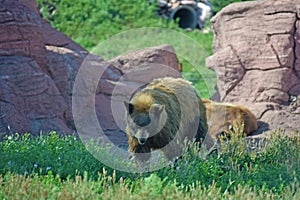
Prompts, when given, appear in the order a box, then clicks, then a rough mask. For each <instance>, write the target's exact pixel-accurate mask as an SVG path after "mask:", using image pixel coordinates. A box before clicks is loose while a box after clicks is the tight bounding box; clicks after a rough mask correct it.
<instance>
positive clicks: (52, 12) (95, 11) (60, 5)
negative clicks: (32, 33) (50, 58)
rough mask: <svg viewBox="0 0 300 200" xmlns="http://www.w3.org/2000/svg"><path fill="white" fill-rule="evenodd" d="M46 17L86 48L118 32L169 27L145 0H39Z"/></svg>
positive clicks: (154, 8)
mask: <svg viewBox="0 0 300 200" xmlns="http://www.w3.org/2000/svg"><path fill="white" fill-rule="evenodd" d="M37 2H38V3H39V7H40V12H41V14H42V16H43V18H45V19H47V20H49V21H50V22H51V24H52V26H54V27H55V28H56V29H58V30H59V31H62V32H64V33H65V34H67V35H68V36H70V37H71V38H72V39H73V40H75V41H76V42H78V43H79V44H81V45H82V46H83V47H85V48H87V49H89V50H90V49H91V48H92V47H94V46H96V45H97V44H98V43H99V42H100V41H103V40H105V39H107V38H108V37H109V36H111V35H114V34H117V33H119V32H122V31H125V30H128V29H132V28H139V27H145V26H146V27H151V26H161V27H168V22H167V21H166V20H163V19H161V18H158V17H156V15H155V10H156V7H155V4H150V3H148V2H147V1H145V0H135V1H132V0H122V1H120V0H110V1H108V0H104V1H97V0H84V1H82V0H73V1H70V0H37Z"/></svg>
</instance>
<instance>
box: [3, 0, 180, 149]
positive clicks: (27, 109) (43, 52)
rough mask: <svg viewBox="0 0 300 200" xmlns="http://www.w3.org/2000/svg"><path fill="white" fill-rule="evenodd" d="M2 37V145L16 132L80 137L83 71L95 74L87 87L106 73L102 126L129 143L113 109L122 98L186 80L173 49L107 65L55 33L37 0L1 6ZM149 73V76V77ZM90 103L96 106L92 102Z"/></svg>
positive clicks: (101, 85)
mask: <svg viewBox="0 0 300 200" xmlns="http://www.w3.org/2000/svg"><path fill="white" fill-rule="evenodd" d="M0 35H1V36H0V139H1V137H2V136H3V135H5V134H10V133H15V132H19V133H20V134H22V133H25V132H30V133H31V134H33V135H38V134H40V132H43V133H48V132H49V131H52V130H54V131H57V132H58V133H61V134H72V133H74V132H76V129H77V127H76V126H75V124H74V116H73V113H72V95H73V93H74V91H73V86H74V83H75V80H76V77H77V75H78V72H79V71H80V69H81V68H82V67H86V69H88V70H87V71H88V72H89V73H90V74H89V75H90V76H88V77H84V79H85V80H84V81H86V82H87V83H88V82H89V81H90V79H91V77H93V76H94V74H95V73H94V72H97V73H99V72H101V74H100V76H99V77H96V79H95V80H96V83H95V86H96V88H95V91H94V93H95V94H94V95H95V98H94V102H95V109H96V114H97V120H98V121H99V123H100V125H101V127H102V129H103V131H104V132H105V133H106V134H107V136H108V138H110V139H111V140H112V141H113V142H115V143H122V142H123V143H124V142H126V141H127V140H126V136H125V134H124V133H123V132H122V130H121V129H122V126H123V125H122V123H123V122H122V120H123V118H124V116H125V114H124V115H122V112H123V111H122V109H123V107H122V108H121V110H118V109H117V112H118V113H119V114H117V116H119V119H118V118H117V119H116V117H115V116H114V113H113V112H114V109H113V108H118V106H119V107H120V106H122V105H123V104H121V99H122V98H129V97H130V95H132V93H133V92H134V91H136V90H138V89H139V88H141V87H143V85H144V84H146V83H147V82H149V80H148V79H146V77H150V78H151V79H152V78H155V77H161V76H165V75H170V76H180V74H179V73H178V65H179V64H178V60H177V58H176V56H175V53H174V49H173V48H172V47H171V46H168V45H165V46H161V47H154V48H149V49H145V50H139V51H137V52H133V53H129V54H126V55H123V56H120V57H118V58H115V59H112V60H110V61H104V60H103V59H102V58H101V57H99V56H95V55H91V54H89V53H88V52H87V51H86V50H85V49H84V48H82V47H80V46H79V45H78V44H76V43H75V42H73V41H72V40H71V39H70V38H68V37H67V36H66V35H64V34H63V33H60V32H59V31H57V30H55V29H53V28H52V27H51V26H50V24H49V23H48V22H46V21H45V20H43V19H42V18H41V17H40V16H39V13H38V10H37V4H36V2H35V1H33V0H3V1H0ZM93 70H94V71H93ZM147 70H148V71H147ZM145 71H146V72H147V76H143V74H144V73H143V72H145ZM93 83H94V82H93ZM87 86H89V85H88V84H87V85H83V86H82V87H83V88H82V90H86V91H90V90H91V89H93V88H89V87H87ZM114 97H116V99H117V100H118V101H114V100H113V99H114ZM121 97H122V98H121ZM113 102H117V103H118V105H117V106H115V105H116V104H113ZM86 103H87V104H88V105H89V104H90V102H89V99H88V100H87V101H86ZM115 111H116V109H115ZM121 116H122V117H121ZM116 121H117V122H120V123H117V122H116Z"/></svg>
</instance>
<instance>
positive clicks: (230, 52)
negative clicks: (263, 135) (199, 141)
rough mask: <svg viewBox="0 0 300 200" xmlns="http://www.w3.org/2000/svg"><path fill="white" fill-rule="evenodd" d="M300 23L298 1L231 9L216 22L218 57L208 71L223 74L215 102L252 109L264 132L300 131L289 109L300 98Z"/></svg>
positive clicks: (269, 1) (297, 117) (255, 3)
mask: <svg viewBox="0 0 300 200" xmlns="http://www.w3.org/2000/svg"><path fill="white" fill-rule="evenodd" d="M299 3H300V2H299ZM299 19H300V18H299V6H297V4H296V3H295V2H294V1H293V0H288V1H279V0H276V1H273V0H262V1H250V2H240V3H233V4H230V5H229V6H227V7H225V8H224V9H222V10H221V11H220V12H219V13H218V14H217V15H216V16H214V17H213V19H212V20H211V23H212V28H213V31H214V41H213V49H214V54H213V55H212V56H210V57H209V58H207V59H206V65H207V67H208V68H210V69H213V70H214V71H215V72H216V74H217V91H218V92H217V93H216V94H215V95H214V97H213V99H214V100H216V101H225V102H233V103H238V104H242V105H245V106H247V107H248V108H249V109H250V110H251V111H252V112H253V113H254V114H255V115H256V116H257V118H258V119H259V120H260V122H259V123H260V125H261V127H260V132H262V131H266V130H267V129H270V130H273V129H276V128H286V129H289V130H299V129H300V123H299V121H300V115H299V113H293V112H291V111H290V110H291V109H289V108H290V106H291V105H292V103H293V102H292V101H291V98H294V101H299V98H300V89H299V88H300V73H299V72H300V62H299V58H300V49H299V48H300V29H299V22H300V20H299ZM294 107H295V105H294ZM296 107H297V108H294V110H298V105H297V106H296Z"/></svg>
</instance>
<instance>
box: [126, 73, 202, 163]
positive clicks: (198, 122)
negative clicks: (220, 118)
mask: <svg viewBox="0 0 300 200" xmlns="http://www.w3.org/2000/svg"><path fill="white" fill-rule="evenodd" d="M124 103H125V106H126V108H127V117H126V134H127V137H128V143H129V149H128V150H129V152H132V153H135V159H136V161H137V162H139V161H147V160H148V159H149V158H150V156H151V151H152V150H156V149H160V150H162V151H163V153H164V154H165V156H166V157H167V158H168V159H169V160H173V159H175V158H176V157H178V156H180V155H181V153H182V149H183V147H184V140H185V138H187V140H188V141H200V140H201V139H204V138H205V136H206V133H207V122H206V112H205V107H204V105H203V103H202V101H201V99H200V97H199V96H198V94H197V92H196V90H195V89H194V88H193V86H192V85H191V83H190V82H188V81H186V80H184V79H181V78H171V77H165V78H160V79H155V80H154V81H152V82H151V83H150V84H149V85H148V86H146V87H145V88H144V89H143V90H141V91H140V92H138V93H136V94H135V95H134V96H133V98H132V99H131V101H130V102H129V103H128V102H124Z"/></svg>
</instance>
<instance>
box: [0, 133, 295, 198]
mask: <svg viewBox="0 0 300 200" xmlns="http://www.w3.org/2000/svg"><path fill="white" fill-rule="evenodd" d="M283 135H284V133H283V132H282V131H277V132H274V133H273V136H272V138H271V139H270V141H269V143H267V145H265V146H264V147H263V148H261V149H260V150H259V151H257V152H253V151H249V149H248V146H247V144H246V143H245V141H244V140H243V139H241V138H237V137H236V138H233V139H232V140H231V141H229V142H225V143H224V144H223V145H222V148H221V150H220V152H219V154H217V153H213V154H211V155H209V156H203V155H204V154H203V151H200V150H199V147H197V146H196V145H193V146H192V147H191V148H190V150H189V151H185V152H184V154H183V156H182V158H181V159H179V160H178V161H177V162H176V163H175V164H174V165H173V166H167V167H165V168H163V169H160V170H157V171H155V172H152V173H143V174H133V173H126V172H122V171H114V170H113V169H111V168H109V167H107V166H105V165H103V164H102V163H101V162H99V161H98V160H97V159H95V158H94V157H93V156H92V155H91V154H90V153H89V152H88V151H87V150H86V148H85V147H84V145H83V144H82V143H81V141H80V140H78V139H76V138H75V137H73V136H68V137H58V136H57V135H56V134H55V133H54V132H53V133H51V134H50V136H40V137H35V138H31V139H30V137H29V135H25V136H18V135H16V136H12V137H9V138H6V139H5V140H4V141H3V142H2V143H0V153H1V154H0V155H1V162H0V177H1V178H0V199H16V198H17V199H18V197H20V196H19V195H21V194H26V195H27V196H26V195H25V196H24V197H23V198H25V197H27V198H30V199H40V198H42V197H45V198H47V199H48V198H50V199H55V198H56V197H62V196H63V197H68V198H71V197H75V196H76V197H77V198H79V199H80V198H84V197H90V198H91V199H92V198H104V199H106V198H112V199H117V198H121V197H122V196H121V194H122V195H124V194H126V195H125V196H128V198H129V196H130V198H132V199H137V198H139V197H142V198H143V197H144V198H145V199H146V198H176V199H180V198H185V199H188V198H195V199H198V198H200V197H203V198H213V199H223V198H225V199H232V198H236V199H237V198H239V197H243V198H245V199H246V197H247V198H250V197H253V198H254V199H262V198H264V199H265V198H267V197H268V196H269V197H272V198H285V199H292V198H294V199H297V198H299V195H300V192H299V180H300V139H299V137H286V136H283ZM95 149H96V148H95ZM98 151H101V149H99V148H98ZM94 153H96V152H94ZM125 196H123V198H125Z"/></svg>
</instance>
